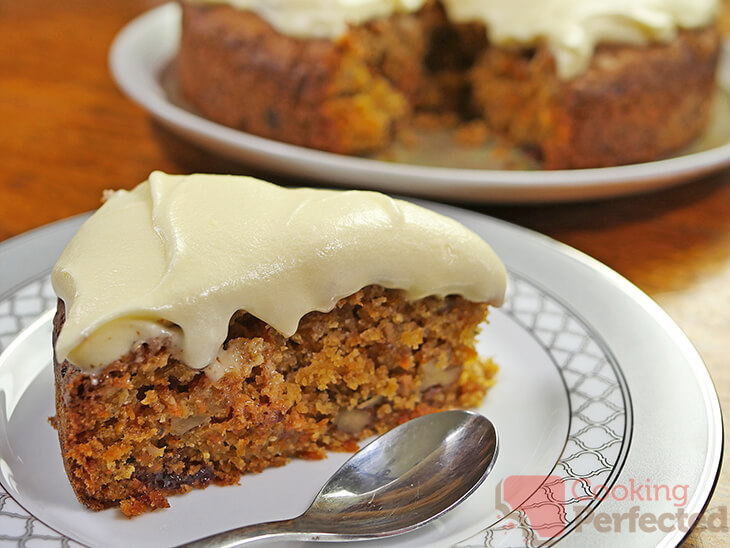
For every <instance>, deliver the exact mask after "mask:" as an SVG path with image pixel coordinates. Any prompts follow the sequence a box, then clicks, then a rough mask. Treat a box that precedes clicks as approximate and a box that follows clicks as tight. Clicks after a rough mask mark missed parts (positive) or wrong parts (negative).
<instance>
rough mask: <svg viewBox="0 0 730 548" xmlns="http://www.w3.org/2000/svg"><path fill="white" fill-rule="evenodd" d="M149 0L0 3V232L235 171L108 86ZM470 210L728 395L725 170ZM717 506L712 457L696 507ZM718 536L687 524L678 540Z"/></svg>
mask: <svg viewBox="0 0 730 548" xmlns="http://www.w3.org/2000/svg"><path fill="white" fill-rule="evenodd" d="M158 3H159V2H157V1H154V0H104V1H101V2H100V1H98V0H75V1H74V2H68V1H67V0H55V1H54V0H24V1H22V2H20V1H17V0H0V241H2V240H4V239H6V238H10V237H12V236H15V235H17V234H20V233H22V232H24V231H26V230H29V229H32V228H35V227H38V226H41V225H44V224H46V223H50V222H53V221H56V220H59V219H63V218H65V217H68V216H69V215H74V214H76V213H80V212H83V211H88V210H91V209H93V208H95V207H96V206H97V205H98V197H99V196H100V194H101V191H102V190H104V189H107V188H123V187H127V188H129V187H131V186H134V185H135V184H136V183H138V182H141V181H143V180H144V179H145V178H146V177H147V175H148V174H149V173H150V171H152V170H155V169H161V170H165V171H168V172H173V173H184V172H191V171H199V172H200V171H215V172H239V173H241V172H245V166H239V165H235V164H232V163H230V162H227V161H225V160H222V159H220V158H217V157H215V156H213V155H211V154H208V153H205V152H203V151H201V150H198V149H196V148H194V147H192V146H190V145H188V144H187V143H185V142H183V141H181V140H179V139H177V138H176V137H174V136H173V135H171V134H169V133H168V132H166V131H164V130H162V129H161V128H159V127H158V126H157V125H156V124H154V123H152V122H151V121H150V118H149V117H148V116H147V115H146V114H145V113H144V112H143V111H142V110H141V109H140V108H138V107H137V106H135V105H133V104H132V103H131V102H130V101H128V100H127V99H126V98H125V97H124V96H122V94H121V93H120V92H119V91H118V90H117V88H116V87H115V85H114V83H113V82H112V79H111V77H110V76H109V73H108V70H107V52H108V49H109V45H110V43H111V41H112V38H113V37H114V35H115V33H116V32H117V31H118V30H119V29H120V28H121V27H122V26H123V25H124V24H125V23H126V22H127V21H128V20H129V19H131V18H132V17H134V16H135V15H137V14H139V13H141V12H142V11H144V10H146V9H148V8H149V7H152V6H153V5H156V4H158ZM478 209H479V210H480V211H483V212H484V213H487V214H489V215H493V216H496V217H500V218H503V219H507V220H509V221H512V222H515V223H518V224H521V225H524V226H527V227H529V228H532V229H535V230H538V231H540V232H543V233H545V234H548V235H550V236H552V237H553V238H556V239H557V240H560V241H562V242H565V243H567V244H569V245H572V246H574V247H576V248H578V249H579V250H581V251H584V252H585V253H587V254H589V255H592V256H593V257H595V258H597V259H598V260H600V261H602V262H604V263H605V264H607V265H608V266H610V267H612V268H613V269H615V270H617V271H618V272H619V273H621V274H623V275H624V276H625V277H627V278H628V279H629V280H631V281H632V282H633V283H635V284H636V285H638V286H639V287H640V288H641V289H643V290H644V291H645V292H646V293H648V294H649V295H650V296H651V297H653V298H654V299H655V300H656V301H657V302H658V303H659V304H660V305H661V306H662V307H664V309H665V310H666V311H667V312H668V313H669V314H670V315H671V316H672V317H673V318H674V320H675V321H676V322H677V323H678V324H679V325H680V326H681V327H682V329H684V331H685V332H686V333H687V334H688V335H689V337H690V339H691V340H692V341H693V342H694V344H695V345H696V347H697V348H698V350H699V351H700V353H701V355H702V357H703V358H704V360H705V362H706V363H707V366H708V368H709V370H710V372H711V374H712V376H713V378H714V381H715V384H716V387H717V390H718V393H719V394H720V399H721V401H722V404H723V405H724V406H725V407H728V406H729V405H730V171H723V172H721V173H718V174H716V175H713V176H711V177H708V178H706V179H704V180H701V181H696V182H693V183H691V184H686V185H683V186H679V187H676V188H671V189H668V190H662V191H660V192H655V193H652V194H647V195H643V196H635V197H627V198H619V199H612V200H607V201H602V202H595V203H581V204H567V205H544V206H530V207H481V208H478ZM0 268H8V265H0ZM726 459H727V456H726ZM729 505H730V473H729V472H728V470H727V467H725V470H724V471H723V472H722V475H721V478H720V481H719V484H718V486H717V489H716V492H715V494H714V497H713V499H712V501H711V503H710V507H709V508H710V510H713V509H718V508H721V507H725V508H727V506H729ZM729 538H730V535H729V534H728V533H727V532H724V533H723V532H712V531H709V530H703V531H695V532H693V533H692V534H691V535H690V537H689V539H688V540H687V541H686V543H685V545H686V546H703V547H707V546H713V547H714V546H717V547H719V546H726V545H727V544H728V542H729V541H728V539H729Z"/></svg>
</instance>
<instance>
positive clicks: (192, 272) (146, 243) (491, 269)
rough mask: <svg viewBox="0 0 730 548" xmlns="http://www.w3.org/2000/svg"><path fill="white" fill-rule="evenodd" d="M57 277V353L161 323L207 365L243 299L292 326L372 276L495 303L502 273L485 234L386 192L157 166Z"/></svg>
mask: <svg viewBox="0 0 730 548" xmlns="http://www.w3.org/2000/svg"><path fill="white" fill-rule="evenodd" d="M52 281H53V287H54V289H55V290H56V293H57V294H58V296H59V297H60V298H61V299H62V300H63V301H64V303H65V305H66V321H65V323H64V325H63V328H62V329H61V332H60V334H59V336H58V340H57V342H56V356H57V359H58V360H59V361H62V360H64V359H69V361H71V362H72V363H74V364H76V365H77V366H79V367H81V368H84V369H87V370H90V369H94V368H98V367H101V366H103V365H105V364H106V363H109V362H111V361H113V360H114V359H116V358H118V357H120V356H121V355H123V354H124V353H126V352H127V351H128V350H129V349H130V348H132V347H133V346H134V344H135V343H138V342H142V341H144V340H148V339H149V338H151V337H155V336H163V337H170V338H171V340H172V341H173V344H174V346H176V347H177V350H176V352H177V353H178V354H179V356H180V357H181V358H182V359H183V360H184V362H185V363H187V364H188V365H190V366H191V367H195V368H203V367H205V366H207V365H208V364H210V363H212V362H213V360H214V359H215V357H216V355H217V354H218V352H219V351H220V349H221V346H222V344H223V342H224V340H225V338H226V335H227V332H228V322H229V319H230V318H231V316H232V315H233V313H234V312H236V311H237V310H246V311H247V312H249V313H250V314H252V315H254V316H256V317H257V318H260V319H261V320H263V321H265V322H267V323H268V324H269V325H271V326H272V327H274V328H275V329H277V330H278V331H279V332H281V333H282V334H283V335H285V336H290V335H292V334H293V333H294V332H295V331H296V329H297V326H298V324H299V320H300V319H301V318H302V316H304V315H305V314H307V313H308V312H311V311H314V310H319V311H328V310H331V309H332V308H333V307H334V305H335V304H336V303H337V301H338V300H339V299H341V298H343V297H345V296H348V295H351V294H353V293H355V292H356V291H358V290H359V289H361V288H363V287H366V286H368V285H371V284H380V285H382V286H385V287H388V288H398V289H404V290H406V292H407V294H408V296H409V297H410V298H413V299H418V298H421V297H425V296H427V295H450V294H460V295H463V296H464V297H465V298H467V299H470V300H472V301H479V302H489V303H492V304H495V305H498V304H501V302H502V299H503V297H504V291H505V283H506V282H505V270H504V266H503V265H502V263H501V262H500V261H499V259H498V258H497V257H496V255H495V254H494V252H493V251H492V250H491V248H490V247H489V246H488V245H487V244H486V243H485V242H484V241H483V240H482V239H481V238H480V237H479V236H477V235H476V234H474V233H473V232H471V231H469V230H467V229H466V228H465V227H463V226H462V225H461V224H459V223H457V222H456V221H454V220H452V219H449V218H447V217H444V216H442V215H438V214H436V213H434V212H432V211H429V210H427V209H424V208H421V207H418V206H416V205H414V204H411V203H408V202H404V201H400V200H393V199H391V198H389V197H387V196H385V195H383V194H379V193H377V192H360V191H349V192H343V191H333V190H314V189H305V188H302V189H285V188H282V187H278V186H276V185H273V184H271V183H266V182H263V181H259V180H256V179H252V178H249V177H233V176H223V175H189V176H173V175H166V174H164V173H160V172H155V173H153V174H152V175H150V178H149V181H147V182H145V183H142V184H141V185H139V186H137V187H136V188H135V189H134V190H132V191H129V192H127V191H118V192H117V193H115V194H114V195H113V196H112V198H111V199H109V200H108V201H107V202H106V203H105V204H104V205H103V206H102V207H101V208H100V209H99V210H98V211H97V212H96V213H95V214H94V215H93V216H92V217H91V218H90V219H89V220H88V221H87V222H86V223H84V225H83V226H82V227H81V229H80V230H79V232H78V233H77V234H76V236H75V237H74V238H73V240H72V241H71V243H70V244H69V245H68V247H67V248H66V249H65V250H64V252H63V254H62V255H61V258H60V259H59V261H58V263H57V264H56V266H55V267H54V270H53V275H52Z"/></svg>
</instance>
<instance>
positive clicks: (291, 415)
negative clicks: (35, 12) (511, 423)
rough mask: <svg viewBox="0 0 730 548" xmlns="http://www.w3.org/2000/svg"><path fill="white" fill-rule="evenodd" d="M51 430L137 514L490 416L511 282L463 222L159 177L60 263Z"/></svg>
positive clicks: (308, 193)
mask: <svg viewBox="0 0 730 548" xmlns="http://www.w3.org/2000/svg"><path fill="white" fill-rule="evenodd" d="M52 281H53V286H54V289H55V290H56V293H57V294H58V297H59V302H58V311H57V314H56V317H55V320H54V362H55V379H56V416H55V417H54V419H53V422H54V424H55V426H56V428H57V430H58V434H59V439H60V444H61V453H62V456H63V461H64V465H65V468H66V472H67V474H68V477H69V480H70V482H71V485H72V486H73V488H74V490H75V492H76V495H77V496H78V498H79V500H80V501H82V502H83V503H84V504H86V505H87V506H88V507H90V508H92V509H94V510H100V509H103V508H107V507H110V506H117V505H119V506H120V507H121V509H122V511H123V512H124V513H125V514H127V515H129V516H133V515H137V514H140V513H142V512H145V511H149V510H152V509H155V508H160V507H166V506H168V502H167V496H169V495H171V494H175V493H184V492H186V491H189V490H190V489H192V488H195V487H205V486H207V485H208V484H210V483H211V482H213V483H217V484H233V483H236V482H237V481H238V480H239V478H240V476H241V475H242V474H244V473H247V472H258V471H261V470H263V469H264V468H266V467H268V466H278V465H282V464H285V463H286V462H287V460H288V459H289V458H291V457H301V458H308V459H317V458H323V457H324V456H325V455H326V451H327V450H345V451H354V450H355V449H356V448H357V442H358V440H361V439H363V438H365V437H368V436H371V435H373V434H375V433H381V432H384V431H385V430H387V429H389V428H391V427H393V426H395V425H397V424H399V423H401V422H403V421H406V420H408V419H410V418H413V417H416V416H419V415H423V414H426V413H431V412H434V411H438V410H442V409H446V408H451V407H472V406H476V405H478V404H479V403H480V402H481V400H482V398H483V397H484V395H485V393H486V391H487V389H488V388H489V386H491V385H492V384H493V382H494V378H493V377H494V375H495V372H496V366H495V365H494V364H492V362H491V361H490V360H489V359H485V358H484V357H480V356H479V355H477V353H476V351H475V349H474V341H475V336H476V335H477V333H478V331H479V329H480V328H481V327H480V326H481V325H482V323H483V321H484V319H485V317H486V315H487V309H488V305H490V304H491V305H500V304H501V302H502V300H503V298H504V291H505V283H506V276H505V270H504V266H503V265H502V263H501V262H500V261H499V259H498V258H497V256H496V255H495V254H494V252H493V251H492V249H491V248H490V247H489V246H488V245H487V244H486V243H485V242H484V241H483V240H482V239H481V238H480V237H479V236H477V235H476V234H474V233H473V232H471V231H469V230H468V229H466V228H465V227H464V226H462V225H461V224H459V223H458V222H456V221H454V220H452V219H450V218H447V217H444V216H441V215H438V214H436V213H434V212H432V211H429V210H427V209H424V208H421V207H418V206H416V205H414V204H411V203H408V202H403V201H399V200H393V199H391V198H388V197H387V196H384V195H382V194H379V193H375V192H357V191H350V192H343V191H331V190H313V189H284V188H281V187H278V186H276V185H273V184H270V183H266V182H263V181H260V180H256V179H252V178H248V177H233V176H220V175H190V176H172V175H165V174H163V173H159V172H155V173H153V174H152V175H151V176H150V178H149V180H148V181H146V182H144V183H142V184H140V185H139V186H137V187H136V188H135V189H134V190H132V191H117V192H116V193H114V194H113V195H112V196H111V197H110V198H109V199H108V200H107V201H106V203H104V205H103V206H102V207H101V208H100V209H99V210H98V211H97V212H96V213H95V214H94V215H93V216H92V217H91V218H90V219H89V220H88V221H86V223H84V225H83V226H82V227H81V229H80V230H79V232H78V233H77V234H76V236H75V237H74V238H73V240H72V241H71V242H70V243H69V245H68V247H67V248H66V249H65V250H64V252H63V254H62V256H61V258H60V259H59V261H58V263H57V264H56V266H55V267H54V270H53V275H52Z"/></svg>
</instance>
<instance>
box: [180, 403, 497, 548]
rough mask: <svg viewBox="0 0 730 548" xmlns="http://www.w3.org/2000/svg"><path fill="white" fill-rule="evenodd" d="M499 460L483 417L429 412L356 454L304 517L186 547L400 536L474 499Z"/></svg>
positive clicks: (494, 439) (491, 430)
mask: <svg viewBox="0 0 730 548" xmlns="http://www.w3.org/2000/svg"><path fill="white" fill-rule="evenodd" d="M496 455H497V433H496V431H495V429H494V426H493V425H492V423H491V422H490V421H489V420H488V419H486V418H485V417H483V416H482V415H479V414H477V413H473V412H470V411H442V412H440V413H434V414H431V415H426V416H423V417H420V418H417V419H413V420H411V421H408V422H406V423H404V424H402V425H400V426H398V427H396V428H394V429H393V430H391V431H390V432H388V433H386V434H384V435H382V436H380V437H379V438H377V439H376V440H375V441H373V442H372V443H370V444H369V445H367V446H366V447H365V448H363V449H361V450H360V451H358V452H357V453H356V454H355V455H353V456H352V457H351V458H350V460H348V461H347V462H346V463H345V464H343V465H342V467H341V468H340V469H339V470H338V471H337V472H335V474H334V475H333V476H332V477H331V478H330V479H329V480H328V481H327V483H326V484H325V486H324V487H323V488H322V490H321V491H320V492H319V494H318V495H317V496H316V497H315V499H314V502H312V505H311V506H310V507H309V509H308V510H307V511H306V512H304V513H303V514H302V515H301V516H299V517H297V518H294V519H289V520H283V521H272V522H268V523H260V524H255V525H248V526H246V527H239V528H237V529H232V530H230V531H226V532H224V533H218V534H215V535H212V536H209V537H206V538H203V539H201V540H198V541H195V542H192V543H190V544H185V545H183V546H185V547H187V548H234V547H236V546H241V545H243V544H247V543H249V542H253V541H258V540H263V539H274V538H276V539H278V540H310V541H329V542H334V541H343V540H369V539H376V538H383V537H389V536H393V535H400V534H402V533H406V532H408V531H412V530H414V529H416V528H417V527H420V526H422V525H424V524H426V523H428V522H429V521H431V520H433V519H435V518H437V517H439V516H441V515H443V514H444V513H446V512H448V511H449V510H451V509H452V508H453V507H454V506H456V505H457V504H459V503H460V502H461V501H463V500H464V499H465V498H466V497H468V496H469V495H470V494H471V493H472V492H474V490H475V489H476V488H477V487H478V486H479V485H480V484H481V483H482V482H483V481H484V478H485V477H486V476H487V474H489V472H490V470H491V469H492V466H493V464H494V460H495V457H496ZM179 548H182V547H179Z"/></svg>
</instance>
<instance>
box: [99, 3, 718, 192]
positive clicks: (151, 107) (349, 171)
mask: <svg viewBox="0 0 730 548" xmlns="http://www.w3.org/2000/svg"><path fill="white" fill-rule="evenodd" d="M179 26H180V9H179V6H178V5H177V4H173V3H170V4H165V5H163V6H160V7H158V8H155V9H153V10H151V11H149V12H147V13H145V14H144V15H141V16H140V17H138V18H137V19H135V20H134V21H132V22H131V23H129V24H128V25H127V26H126V27H125V28H124V29H123V30H122V31H121V32H120V33H119V35H118V36H117V37H116V39H115V40H114V43H113V45H112V48H111V52H110V66H111V72H112V74H113V76H114V78H115V79H116V81H117V83H118V85H119V86H120V88H121V89H122V90H123V91H124V92H125V93H126V94H127V95H128V96H129V97H130V98H131V99H133V100H134V101H136V102H137V103H139V104H140V105H141V106H142V107H143V108H145V109H146V110H148V111H149V112H150V113H151V114H152V116H154V117H155V118H156V119H157V120H159V121H160V122H161V123H162V124H164V125H165V126H167V127H168V128H170V129H171V130H173V131H175V132H177V133H178V134H180V135H182V136H184V137H186V138H187V139H189V140H191V141H193V142H196V143H197V144H199V145H201V146H203V147H205V148H207V149H209V150H212V151H215V152H217V153H219V154H222V155H225V156H228V157H230V158H233V159H235V160H238V161H241V162H244V163H245V164H247V165H249V166H251V167H252V168H257V169H260V170H263V171H267V172H270V173H277V174H281V175H285V176H293V177H297V178H303V179H309V180H314V181H318V182H320V183H322V182H326V183H330V184H334V185H339V186H347V187H364V188H372V189H377V190H383V191H388V192H395V193H401V194H414V195H420V196H426V197H436V198H443V199H448V200H473V201H482V202H494V203H496V202H507V203H529V202H559V201H570V200H586V199H593V198H606V197H609V196H618V195H626V194H633V193H637V192H644V191H649V190H653V189H658V188H662V187H666V186H670V185H674V184H678V183H681V182H685V181H688V180H690V179H694V178H697V177H700V176H702V175H705V174H708V173H710V172H712V171H715V170H718V169H720V168H722V167H724V166H726V165H729V164H730V139H728V136H727V135H726V133H727V132H726V131H725V130H726V129H727V126H728V124H726V123H722V122H720V123H719V125H720V126H721V127H720V132H721V133H722V134H723V135H722V136H721V137H720V138H719V139H718V138H713V139H712V140H713V144H712V145H710V146H711V147H712V148H710V149H709V150H704V151H702V152H695V153H688V154H686V155H684V156H678V157H675V158H670V159H667V160H661V161H657V162H649V163H644V164H635V165H629V166H620V167H611V168H600V169H582V170H564V171H506V170H485V169H458V168H443V167H441V168H439V167H426V166H418V165H412V164H397V163H390V162H383V161H377V160H369V159H364V158H357V157H352V156H342V155H338V154H331V153H328V152H321V151H317V150H312V149H307V148H302V147H297V146H293V145H288V144H285V143H280V142H277V141H272V140H269V139H264V138H261V137H256V136H254V135H251V134H248V133H244V132H241V131H237V130H235V129H231V128H229V127H225V126H222V125H220V124H216V123H215V122H211V121H210V120H207V119H205V118H203V117H201V116H199V115H197V114H195V113H194V112H191V111H190V110H186V109H185V108H183V107H181V106H180V105H179V104H177V103H176V102H175V101H173V100H171V98H170V96H169V95H168V93H167V92H166V89H165V86H164V85H163V83H162V81H161V79H162V74H163V71H164V69H165V68H166V67H167V66H168V64H169V63H170V61H171V60H172V59H173V58H174V56H175V54H176V52H177V48H178V43H179V34H180V31H179ZM725 50H726V53H727V52H728V51H730V47H728V45H727V44H726V47H725ZM720 76H721V83H722V87H723V88H730V84H728V82H730V55H729V54H726V55H724V58H723V62H722V71H721V75H720ZM723 95H725V93H723ZM726 100H727V98H726ZM724 108H725V110H727V105H724ZM723 120H724V118H723Z"/></svg>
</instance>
